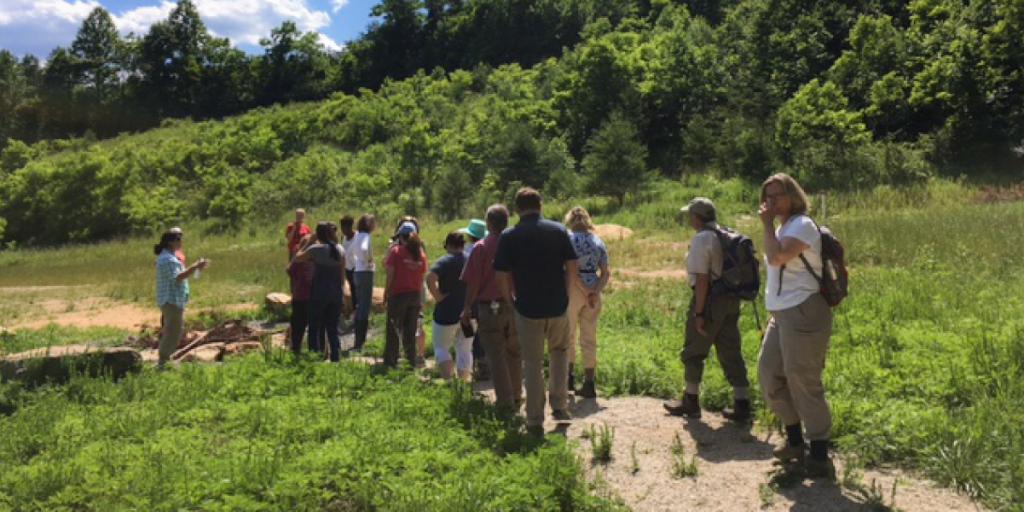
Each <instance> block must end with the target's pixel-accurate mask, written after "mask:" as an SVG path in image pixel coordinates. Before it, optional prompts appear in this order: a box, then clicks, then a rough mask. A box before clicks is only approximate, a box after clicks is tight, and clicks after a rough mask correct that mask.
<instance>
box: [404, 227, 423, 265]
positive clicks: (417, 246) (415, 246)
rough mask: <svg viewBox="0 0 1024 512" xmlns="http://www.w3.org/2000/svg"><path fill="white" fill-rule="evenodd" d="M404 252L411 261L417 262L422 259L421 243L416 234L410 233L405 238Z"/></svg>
mask: <svg viewBox="0 0 1024 512" xmlns="http://www.w3.org/2000/svg"><path fill="white" fill-rule="evenodd" d="M405 250H407V251H409V255H410V256H411V257H412V259H413V261H419V260H420V258H421V257H423V241H422V240H420V235H418V234H416V233H410V234H409V235H408V236H406V237H405Z"/></svg>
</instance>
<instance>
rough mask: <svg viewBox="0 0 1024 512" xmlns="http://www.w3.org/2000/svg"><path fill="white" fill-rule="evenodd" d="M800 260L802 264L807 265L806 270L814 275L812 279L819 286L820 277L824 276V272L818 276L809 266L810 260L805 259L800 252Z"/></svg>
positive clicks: (820, 282) (820, 283)
mask: <svg viewBox="0 0 1024 512" xmlns="http://www.w3.org/2000/svg"><path fill="white" fill-rule="evenodd" d="M800 261H802V262H804V266H805V267H807V271H808V272H810V273H811V275H812V276H814V280H815V281H817V282H818V286H821V285H822V284H823V282H822V279H824V278H825V275H824V273H823V274H822V275H821V276H820V277H819V276H818V274H816V273H815V272H814V269H813V268H811V262H809V261H807V258H805V257H804V253H800ZM822 263H824V262H822Z"/></svg>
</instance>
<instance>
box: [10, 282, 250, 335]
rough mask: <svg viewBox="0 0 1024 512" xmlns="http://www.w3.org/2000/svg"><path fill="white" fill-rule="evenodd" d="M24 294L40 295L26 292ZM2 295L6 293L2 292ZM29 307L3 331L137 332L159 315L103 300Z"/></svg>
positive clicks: (240, 307) (232, 308)
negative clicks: (79, 329) (111, 329)
mask: <svg viewBox="0 0 1024 512" xmlns="http://www.w3.org/2000/svg"><path fill="white" fill-rule="evenodd" d="M40 288H43V287H40ZM54 288H58V287H54ZM25 290H27V291H40V290H39V289H28V288H25ZM3 291H10V290H9V289H6V288H5V289H3ZM42 291H52V290H42ZM56 291H60V290H56ZM31 307H32V309H31V310H30V313H26V314H22V315H19V316H18V317H16V318H15V319H14V321H13V322H11V324H10V325H7V326H6V327H7V328H8V329H12V330H17V329H40V328H43V327H46V326H47V325H50V324H56V325H60V326H63V327H114V328H118V329H125V330H137V329H139V328H141V327H143V326H156V325H158V324H159V323H160V311H159V310H157V309H156V307H152V308H147V307H143V306H140V305H138V304H134V303H129V302H121V301H117V300H114V299H110V298H106V297H75V298H45V299H41V300H33V302H32V306H31ZM258 307H259V306H257V305H255V304H228V305H225V306H220V307H217V308H216V310H218V311H223V312H226V313H232V312H241V311H251V310H253V309H256V308H258ZM205 310H206V309H201V310H195V312H198V311H205Z"/></svg>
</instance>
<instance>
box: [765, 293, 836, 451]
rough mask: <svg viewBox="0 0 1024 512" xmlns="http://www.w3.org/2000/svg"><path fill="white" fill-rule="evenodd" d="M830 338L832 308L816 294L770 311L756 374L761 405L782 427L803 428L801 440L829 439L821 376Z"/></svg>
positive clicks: (827, 412) (829, 417)
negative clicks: (798, 302) (760, 394)
mask: <svg viewBox="0 0 1024 512" xmlns="http://www.w3.org/2000/svg"><path fill="white" fill-rule="evenodd" d="M831 336H832V308H831V307H829V305H828V303H827V302H825V298H824V297H822V296H821V295H820V294H815V295H812V296H811V297H810V298H808V299H807V300H806V301H804V303H802V304H800V305H799V306H796V307H792V308H789V309H784V310H782V311H774V312H772V318H771V320H770V321H769V322H768V329H767V330H766V331H765V334H764V342H763V343H762V344H761V355H760V356H759V357H758V372H759V375H760V380H761V390H762V391H763V392H764V399H765V403H767V404H768V406H769V407H771V409H772V411H774V412H775V415H776V416H778V417H779V419H781V420H782V423H783V424H784V425H796V424H798V423H803V425H804V429H806V431H807V438H808V439H809V440H811V441H822V440H826V439H828V438H829V434H830V432H829V431H830V430H831V429H832V414H831V412H830V411H829V406H828V401H827V400H825V386H824V385H823V384H822V382H821V375H822V373H823V372H824V371H825V356H826V355H827V354H828V345H829V339H830V338H831Z"/></svg>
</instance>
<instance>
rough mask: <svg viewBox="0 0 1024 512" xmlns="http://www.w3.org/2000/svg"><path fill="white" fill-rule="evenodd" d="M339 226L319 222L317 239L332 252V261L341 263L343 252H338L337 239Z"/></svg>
mask: <svg viewBox="0 0 1024 512" xmlns="http://www.w3.org/2000/svg"><path fill="white" fill-rule="evenodd" d="M337 234H338V226H336V225H334V223H333V222H319V223H317V225H316V239H317V241H318V242H320V243H322V244H325V245H326V246H327V247H328V248H329V249H330V251H331V259H333V260H334V261H341V251H339V250H338V243H337V242H336V241H335V240H336V239H337Z"/></svg>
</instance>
